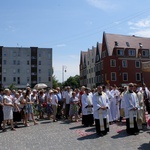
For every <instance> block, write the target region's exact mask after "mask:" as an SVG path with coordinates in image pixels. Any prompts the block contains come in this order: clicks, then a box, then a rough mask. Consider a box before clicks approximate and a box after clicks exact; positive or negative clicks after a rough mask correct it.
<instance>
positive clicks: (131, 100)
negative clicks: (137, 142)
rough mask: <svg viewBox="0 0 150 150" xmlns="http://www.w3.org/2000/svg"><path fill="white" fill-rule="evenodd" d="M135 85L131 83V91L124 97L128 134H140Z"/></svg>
mask: <svg viewBox="0 0 150 150" xmlns="http://www.w3.org/2000/svg"><path fill="white" fill-rule="evenodd" d="M133 87H134V84H133V83H129V90H128V91H127V92H126V93H125V95H124V102H125V118H126V131H127V133H128V134H138V133H139V129H138V126H137V110H138V107H139V106H138V98H137V95H136V93H135V92H134V91H133Z"/></svg>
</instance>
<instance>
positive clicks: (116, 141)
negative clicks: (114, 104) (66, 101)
mask: <svg viewBox="0 0 150 150" xmlns="http://www.w3.org/2000/svg"><path fill="white" fill-rule="evenodd" d="M19 127H20V128H17V129H16V130H17V131H10V129H9V128H8V130H7V132H1V131H0V150H136V149H139V150H150V131H148V130H146V129H145V130H144V132H143V133H140V134H139V135H136V136H135V135H131V136H128V135H127V134H126V132H125V125H123V124H118V125H116V124H113V125H110V132H109V133H108V134H107V135H106V136H104V137H99V136H97V135H96V133H95V127H94V126H93V127H86V128H85V127H83V126H82V125H81V122H77V123H76V122H73V123H69V122H67V121H58V122H52V121H51V120H43V121H39V124H38V125H35V126H34V125H33V122H30V126H29V127H24V126H22V125H21V124H20V125H19Z"/></svg>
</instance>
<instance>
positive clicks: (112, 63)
mask: <svg viewBox="0 0 150 150" xmlns="http://www.w3.org/2000/svg"><path fill="white" fill-rule="evenodd" d="M110 66H111V67H116V60H115V59H111V60H110Z"/></svg>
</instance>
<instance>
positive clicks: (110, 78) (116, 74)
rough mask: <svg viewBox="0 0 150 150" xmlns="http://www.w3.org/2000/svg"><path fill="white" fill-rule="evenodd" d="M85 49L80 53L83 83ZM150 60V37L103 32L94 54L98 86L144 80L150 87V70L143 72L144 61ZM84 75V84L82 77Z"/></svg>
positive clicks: (119, 84)
mask: <svg viewBox="0 0 150 150" xmlns="http://www.w3.org/2000/svg"><path fill="white" fill-rule="evenodd" d="M85 55H86V52H84V53H83V52H81V60H80V81H81V82H80V83H81V85H86V83H85V81H86V74H84V77H83V74H82V73H81V72H83V67H81V66H84V72H86V64H85V62H86V60H84V56H85ZM147 61H150V38H144V37H137V36H126V35H117V34H107V33H105V32H104V33H103V38H102V43H101V44H99V43H97V46H96V55H95V79H94V81H95V86H97V85H99V84H106V83H108V82H109V83H110V84H111V85H113V84H116V85H117V86H121V85H126V84H128V83H130V82H133V83H137V84H139V83H142V82H145V83H146V85H147V86H148V87H150V80H149V78H150V73H149V72H142V62H147ZM83 78H84V84H83V82H82V81H83V80H82V79H83Z"/></svg>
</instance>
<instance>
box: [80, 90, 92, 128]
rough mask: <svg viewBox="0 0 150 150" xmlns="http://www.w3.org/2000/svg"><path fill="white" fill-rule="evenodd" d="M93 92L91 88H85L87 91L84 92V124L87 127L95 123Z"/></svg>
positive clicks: (82, 98)
mask: <svg viewBox="0 0 150 150" xmlns="http://www.w3.org/2000/svg"><path fill="white" fill-rule="evenodd" d="M92 97H93V94H92V93H91V92H90V89H89V88H85V93H84V94H82V97H81V103H82V124H83V125H84V126H86V127H88V126H92V125H93V124H94V118H93V102H92Z"/></svg>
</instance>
